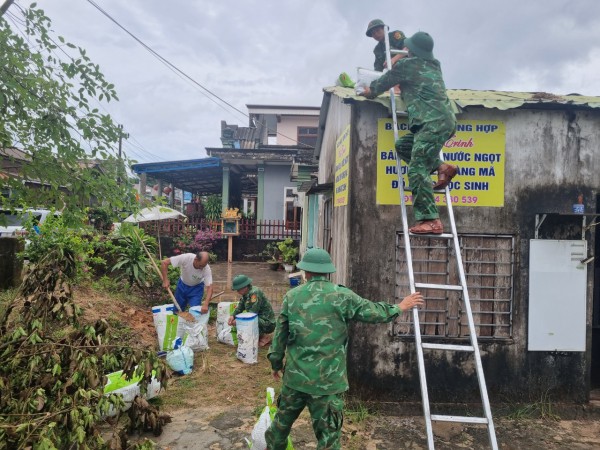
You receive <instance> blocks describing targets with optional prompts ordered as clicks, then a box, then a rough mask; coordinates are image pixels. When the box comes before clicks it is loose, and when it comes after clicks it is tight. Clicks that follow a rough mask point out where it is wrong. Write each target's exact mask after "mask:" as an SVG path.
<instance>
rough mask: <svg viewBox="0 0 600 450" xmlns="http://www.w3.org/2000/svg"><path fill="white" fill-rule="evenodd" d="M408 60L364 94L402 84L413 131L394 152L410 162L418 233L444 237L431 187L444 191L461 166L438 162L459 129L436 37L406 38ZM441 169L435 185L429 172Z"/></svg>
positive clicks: (398, 143) (400, 141)
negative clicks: (435, 48)
mask: <svg viewBox="0 0 600 450" xmlns="http://www.w3.org/2000/svg"><path fill="white" fill-rule="evenodd" d="M404 45H405V46H406V47H407V48H408V51H409V53H408V57H407V58H403V59H401V60H400V61H398V62H397V63H396V64H395V65H394V67H393V68H392V70H390V71H389V72H386V73H384V74H383V75H382V76H381V77H380V78H379V79H377V80H375V81H373V82H372V83H371V86H370V87H367V88H365V90H364V92H363V93H362V94H360V95H364V96H365V97H369V98H374V97H376V96H378V95H380V94H382V93H384V92H385V91H387V90H388V89H390V88H391V87H392V86H395V85H396V84H400V88H401V89H402V93H401V96H402V100H403V101H404V103H405V105H406V110H407V111H408V127H409V129H410V133H408V134H406V135H404V136H402V137H401V138H400V139H398V140H397V141H396V151H397V152H398V155H399V156H400V158H402V159H403V160H404V161H406V162H407V163H408V180H409V184H410V187H411V189H412V193H413V210H414V212H415V219H416V220H417V223H416V224H415V225H414V226H413V227H411V228H410V232H411V233H416V234H441V233H443V231H444V227H443V225H442V222H441V221H440V219H439V217H440V215H439V213H438V210H437V206H436V205H435V200H434V197H433V189H443V188H445V187H446V186H447V185H448V184H449V183H450V181H451V180H452V178H454V176H455V175H456V172H457V167H456V166H453V165H451V164H446V163H445V162H444V161H442V160H441V159H440V158H439V154H440V150H441V149H442V147H443V146H444V143H445V142H446V141H447V140H448V139H449V138H450V137H451V136H452V135H453V134H454V132H455V130H456V118H455V117H454V112H453V110H452V106H451V104H450V100H449V99H448V96H447V94H446V86H445V84H444V79H443V77H442V70H441V66H440V62H439V61H438V60H437V59H435V58H434V57H433V39H432V38H431V36H430V35H429V34H428V33H425V32H423V31H419V32H417V33H415V34H414V35H413V36H411V37H410V38H406V39H405V40H404ZM435 170H437V172H438V181H437V183H436V184H435V186H432V181H431V176H430V174H431V173H432V172H434V171H435Z"/></svg>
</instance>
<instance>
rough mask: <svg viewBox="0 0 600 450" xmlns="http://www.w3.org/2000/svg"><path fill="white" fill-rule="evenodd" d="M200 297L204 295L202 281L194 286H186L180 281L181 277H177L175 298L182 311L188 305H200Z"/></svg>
mask: <svg viewBox="0 0 600 450" xmlns="http://www.w3.org/2000/svg"><path fill="white" fill-rule="evenodd" d="M202 297H204V283H200V284H197V285H196V286H188V285H187V284H185V283H184V282H183V281H181V278H180V279H179V281H178V282H177V289H176V290H175V299H176V300H177V303H179V306H180V307H181V310H182V311H185V310H186V309H187V307H188V306H190V307H191V306H200V305H202ZM175 310H177V308H175Z"/></svg>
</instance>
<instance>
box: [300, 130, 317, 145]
mask: <svg viewBox="0 0 600 450" xmlns="http://www.w3.org/2000/svg"><path fill="white" fill-rule="evenodd" d="M318 130H319V129H318V128H317V127H298V145H305V146H307V147H313V148H314V146H315V145H317V133H318Z"/></svg>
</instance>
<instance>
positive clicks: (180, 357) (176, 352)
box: [167, 338, 194, 375]
mask: <svg viewBox="0 0 600 450" xmlns="http://www.w3.org/2000/svg"><path fill="white" fill-rule="evenodd" d="M167 364H168V365H169V367H170V368H171V369H172V370H173V372H175V373H178V374H179V375H188V374H190V373H192V368H193V367H194V352H193V351H192V349H191V348H189V347H188V346H187V345H183V343H182V339H181V338H177V339H175V342H174V343H173V350H171V351H170V352H168V353H167Z"/></svg>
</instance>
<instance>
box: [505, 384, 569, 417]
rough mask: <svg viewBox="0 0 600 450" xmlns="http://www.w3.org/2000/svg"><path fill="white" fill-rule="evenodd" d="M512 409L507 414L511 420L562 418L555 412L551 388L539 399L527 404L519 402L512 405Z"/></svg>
mask: <svg viewBox="0 0 600 450" xmlns="http://www.w3.org/2000/svg"><path fill="white" fill-rule="evenodd" d="M510 409H511V411H510V412H509V413H508V414H507V418H509V419H511V420H525V419H544V420H553V421H559V420H560V416H559V415H558V414H556V413H555V412H554V406H553V404H552V401H551V399H550V391H549V390H548V391H545V392H544V393H542V395H541V396H540V398H539V400H536V401H534V402H531V403H527V404H517V405H514V406H512V407H511V408H510Z"/></svg>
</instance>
